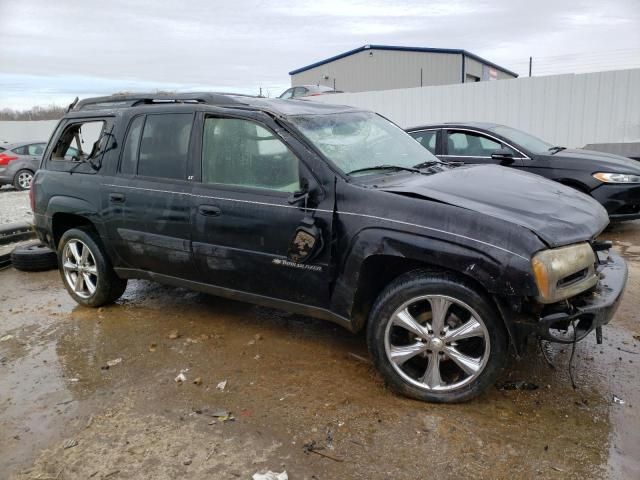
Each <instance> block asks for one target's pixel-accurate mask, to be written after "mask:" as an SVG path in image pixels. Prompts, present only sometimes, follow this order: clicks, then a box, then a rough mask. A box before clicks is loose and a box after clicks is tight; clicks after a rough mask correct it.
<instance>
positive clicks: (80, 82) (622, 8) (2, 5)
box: [0, 0, 640, 108]
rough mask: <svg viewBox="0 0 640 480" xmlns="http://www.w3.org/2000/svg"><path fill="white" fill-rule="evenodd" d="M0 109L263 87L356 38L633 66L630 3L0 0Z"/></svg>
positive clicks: (636, 12)
mask: <svg viewBox="0 0 640 480" xmlns="http://www.w3.org/2000/svg"><path fill="white" fill-rule="evenodd" d="M0 19H1V22H2V23H1V25H2V28H1V34H0V108H3V107H12V108H27V107H31V106H32V105H38V104H39V105H47V104H50V103H57V104H59V105H66V104H68V103H70V102H71V101H72V100H73V98H74V97H75V96H76V95H78V96H80V97H86V96H89V95H98V94H108V93H112V92H115V91H123V90H128V91H131V90H155V89H162V90H190V89H214V90H224V91H238V92H244V93H257V92H258V89H259V88H260V87H263V90H264V92H265V93H269V94H270V95H271V96H274V95H277V94H279V93H280V92H281V91H282V90H283V89H284V88H286V87H287V86H288V85H289V76H288V72H289V71H290V70H293V69H295V68H298V67H302V66H304V65H307V64H309V63H313V62H315V61H318V60H321V59H324V58H326V57H329V56H333V55H336V54H338V53H341V52H344V51H346V50H350V49H353V48H356V47H359V46H362V45H366V44H387V45H407V46H419V47H441V48H463V49H466V50H469V51H471V52H473V53H475V54H478V55H480V56H482V57H484V58H486V59H488V60H491V61H493V62H495V63H498V64H500V65H502V66H504V67H506V68H508V69H511V70H514V71H516V72H519V73H520V74H523V75H526V74H527V68H528V58H529V56H530V55H531V56H533V57H534V75H535V74H540V75H542V74H544V75H548V74H554V73H569V72H577V73H579V72H585V71H597V70H601V69H607V70H609V69H616V68H632V67H640V0H606V1H603V0H576V1H559V0H536V1H527V0H494V1H482V0H444V1H440V0H438V1H417V0H413V1H412V0H409V1H395V2H391V1H388V2H382V1H378V0H364V1H360V0H334V1H327V2H323V1H319V0H316V1H312V2H301V1H290V2H283V1H278V2H267V1H245V0H232V1H213V0H211V1H207V0H191V1H160V0H149V1H145V0H126V1H124V0H101V1H94V0H58V1H51V0H0Z"/></svg>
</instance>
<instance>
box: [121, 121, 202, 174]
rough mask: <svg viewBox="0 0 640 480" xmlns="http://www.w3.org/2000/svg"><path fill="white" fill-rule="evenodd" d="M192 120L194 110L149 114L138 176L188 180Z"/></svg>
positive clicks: (144, 130) (145, 125)
mask: <svg viewBox="0 0 640 480" xmlns="http://www.w3.org/2000/svg"><path fill="white" fill-rule="evenodd" d="M192 123H193V115H192V114H190V113H171V114H154V115H147V118H146V121H145V124H144V129H143V133H142V139H141V141H140V154H139V155H138V169H137V173H138V175H140V176H145V177H157V178H173V179H177V180H184V179H186V174H187V157H188V153H189V139H190V138H191V125H192ZM132 142H133V140H132ZM131 148H133V147H131Z"/></svg>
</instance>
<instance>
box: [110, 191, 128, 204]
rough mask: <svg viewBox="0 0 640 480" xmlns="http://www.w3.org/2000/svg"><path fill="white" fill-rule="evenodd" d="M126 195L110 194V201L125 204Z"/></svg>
mask: <svg viewBox="0 0 640 480" xmlns="http://www.w3.org/2000/svg"><path fill="white" fill-rule="evenodd" d="M124 199H125V196H124V193H110V194H109V201H110V202H111V203H124Z"/></svg>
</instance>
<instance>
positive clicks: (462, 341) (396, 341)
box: [367, 270, 508, 403]
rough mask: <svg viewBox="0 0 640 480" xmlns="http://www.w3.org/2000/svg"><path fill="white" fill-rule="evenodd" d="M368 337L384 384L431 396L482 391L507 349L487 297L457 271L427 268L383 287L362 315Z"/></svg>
mask: <svg viewBox="0 0 640 480" xmlns="http://www.w3.org/2000/svg"><path fill="white" fill-rule="evenodd" d="M434 330H439V331H434ZM367 344H368V347H369V351H370V353H371V356H372V358H373V361H374V364H375V366H376V367H377V369H378V371H379V372H380V373H381V374H382V376H383V378H384V380H385V381H386V383H387V385H389V387H391V388H392V389H393V390H394V391H396V392H398V393H400V394H402V395H405V396H407V397H411V398H415V399H418V400H423V401H428V402H438V403H457V402H464V401H467V400H470V399H472V398H474V397H476V396H478V395H479V394H481V393H482V392H483V391H484V390H486V389H487V388H488V387H490V386H491V385H493V384H494V383H495V381H496V379H497V377H498V375H499V374H500V372H501V371H502V369H503V368H504V365H505V364H506V360H507V353H508V337H507V332H506V329H505V326H504V323H503V321H502V318H501V317H500V314H499V313H498V311H497V310H496V308H495V307H494V306H493V304H492V302H491V301H490V300H489V299H488V298H487V297H486V296H485V295H483V294H482V293H480V292H479V291H477V290H476V289H475V288H474V287H473V286H472V285H471V284H469V283H468V282H467V281H465V279H464V278H462V277H458V276H456V275H453V274H451V273H446V272H436V271H429V270H414V271H412V272H408V273H406V274H404V275H401V276H400V277H398V278H397V279H396V280H394V281H393V282H391V283H390V284H389V285H388V286H387V287H386V288H385V289H384V290H383V291H382V293H381V294H380V295H379V296H378V299H377V300H376V302H375V304H374V306H373V308H372V310H371V314H370V316H369V321H368V325H367ZM432 367H433V368H432Z"/></svg>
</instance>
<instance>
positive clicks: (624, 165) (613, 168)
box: [545, 148, 640, 175]
mask: <svg viewBox="0 0 640 480" xmlns="http://www.w3.org/2000/svg"><path fill="white" fill-rule="evenodd" d="M545 157H546V158H548V159H549V160H551V161H553V160H554V159H559V160H579V161H580V162H581V165H584V166H585V167H586V166H587V165H592V166H593V168H592V170H593V172H594V173H595V172H601V171H602V172H613V173H634V174H636V175H638V174H640V162H639V161H637V160H632V159H631V158H627V157H623V156H621V155H614V154H612V153H605V152H596V151H595V150H583V149H580V148H575V149H570V148H568V149H566V150H561V151H559V152H558V153H556V154H554V155H545Z"/></svg>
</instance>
